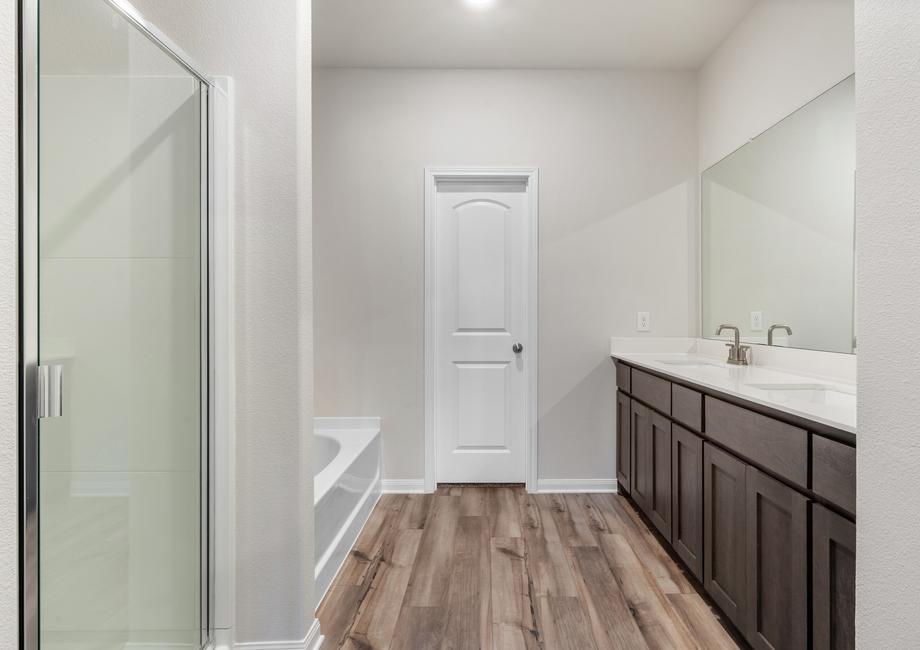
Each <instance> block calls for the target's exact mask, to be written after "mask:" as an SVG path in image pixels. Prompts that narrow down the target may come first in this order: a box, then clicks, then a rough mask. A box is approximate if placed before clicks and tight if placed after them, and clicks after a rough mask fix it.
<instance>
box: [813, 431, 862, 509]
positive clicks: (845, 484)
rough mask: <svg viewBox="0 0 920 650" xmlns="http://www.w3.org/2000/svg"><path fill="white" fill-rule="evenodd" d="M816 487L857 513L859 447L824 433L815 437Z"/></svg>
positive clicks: (838, 504)
mask: <svg viewBox="0 0 920 650" xmlns="http://www.w3.org/2000/svg"><path fill="white" fill-rule="evenodd" d="M811 483H812V488H811V489H812V490H814V491H815V493H816V494H819V495H821V496H822V497H824V498H825V499H827V500H828V501H830V502H831V503H833V504H834V505H836V506H840V507H841V508H843V509H844V510H846V511H847V512H849V513H851V514H854V515H855V514H856V448H855V447H848V446H847V445H844V444H842V443H839V442H836V441H834V440H831V439H829V438H822V437H821V436H812V437H811Z"/></svg>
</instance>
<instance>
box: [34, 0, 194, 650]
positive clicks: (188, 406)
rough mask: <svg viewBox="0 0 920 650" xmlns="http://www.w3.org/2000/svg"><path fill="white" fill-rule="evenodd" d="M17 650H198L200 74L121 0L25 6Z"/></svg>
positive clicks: (55, 0)
mask: <svg viewBox="0 0 920 650" xmlns="http://www.w3.org/2000/svg"><path fill="white" fill-rule="evenodd" d="M21 17H22V29H23V36H22V42H23V56H22V80H23V82H22V131H21V139H22V152H23V153H22V178H23V184H22V206H23V208H22V223H21V233H22V260H21V283H22V292H21V295H22V300H21V309H22V318H21V322H22V330H21V339H22V350H21V355H22V363H21V376H22V398H23V402H22V412H21V413H22V414H21V422H22V447H21V448H22V479H23V492H22V494H23V501H22V530H23V540H22V541H23V545H22V549H23V550H22V616H23V627H22V632H23V639H24V641H25V647H26V648H27V649H28V650H34V649H37V648H42V649H54V650H83V649H86V650H88V649H90V648H93V649H103V650H107V649H109V648H111V649H112V650H115V649H118V650H122V649H123V648H132V647H146V648H154V647H156V648H164V647H168V648H199V647H201V646H202V645H204V644H205V643H207V641H208V633H209V632H208V631H209V624H208V620H209V616H208V602H209V600H208V592H209V583H210V580H209V564H210V553H209V547H210V545H209V543H208V542H209V540H208V537H209V535H208V522H209V520H210V519H209V513H210V510H211V508H210V505H209V503H210V496H209V484H210V477H209V455H210V434H209V429H210V427H209V409H208V404H209V403H210V399H209V340H210V337H209V317H208V314H209V309H208V304H209V301H208V286H209V283H208V280H209V257H208V242H209V207H208V187H209V185H208V149H209V146H208V143H209V139H208V124H209V120H208V114H209V107H208V97H209V88H210V84H209V81H208V79H207V78H206V77H205V76H203V75H201V74H200V73H198V72H197V71H196V69H195V67H194V66H192V65H191V64H189V63H188V62H187V59H185V58H184V57H183V56H182V55H181V54H179V53H177V51H176V50H175V49H174V48H173V47H172V46H171V45H170V44H169V42H168V40H167V39H166V38H165V37H164V36H162V35H161V34H160V33H159V32H158V31H157V30H156V29H155V28H153V27H152V26H150V25H149V24H147V23H146V22H145V21H144V20H143V18H142V17H140V15H139V14H138V13H137V12H136V11H135V10H134V9H133V8H132V7H131V6H130V5H128V4H126V3H124V2H121V1H118V0H21Z"/></svg>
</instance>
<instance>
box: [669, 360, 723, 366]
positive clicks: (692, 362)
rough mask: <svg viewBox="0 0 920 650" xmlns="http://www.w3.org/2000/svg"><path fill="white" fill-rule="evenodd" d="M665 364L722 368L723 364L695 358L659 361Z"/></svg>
mask: <svg viewBox="0 0 920 650" xmlns="http://www.w3.org/2000/svg"><path fill="white" fill-rule="evenodd" d="M659 363H663V364H664V365H666V366H681V367H683V368H707V367H708V368H723V367H724V366H722V365H720V364H718V363H710V362H709V361H698V360H696V359H666V360H662V361H659Z"/></svg>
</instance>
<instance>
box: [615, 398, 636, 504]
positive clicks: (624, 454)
mask: <svg viewBox="0 0 920 650" xmlns="http://www.w3.org/2000/svg"><path fill="white" fill-rule="evenodd" d="M631 420H632V417H631V416H630V409H629V397H627V396H626V395H625V394H624V393H620V392H618V393H617V489H618V490H620V491H622V492H629V479H630V475H631V472H630V465H631V464H632V457H631V455H630V447H631V445H630V442H631V438H632V436H631V431H630V421H631Z"/></svg>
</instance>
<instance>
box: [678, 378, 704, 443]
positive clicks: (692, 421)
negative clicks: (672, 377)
mask: <svg viewBox="0 0 920 650" xmlns="http://www.w3.org/2000/svg"><path fill="white" fill-rule="evenodd" d="M671 417H673V418H674V419H675V420H677V421H678V422H680V423H681V424H683V425H685V426H688V427H690V428H691V429H693V430H694V431H702V430H703V395H702V394H700V393H698V392H696V391H695V390H692V389H690V388H686V387H684V386H681V385H680V384H671Z"/></svg>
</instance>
